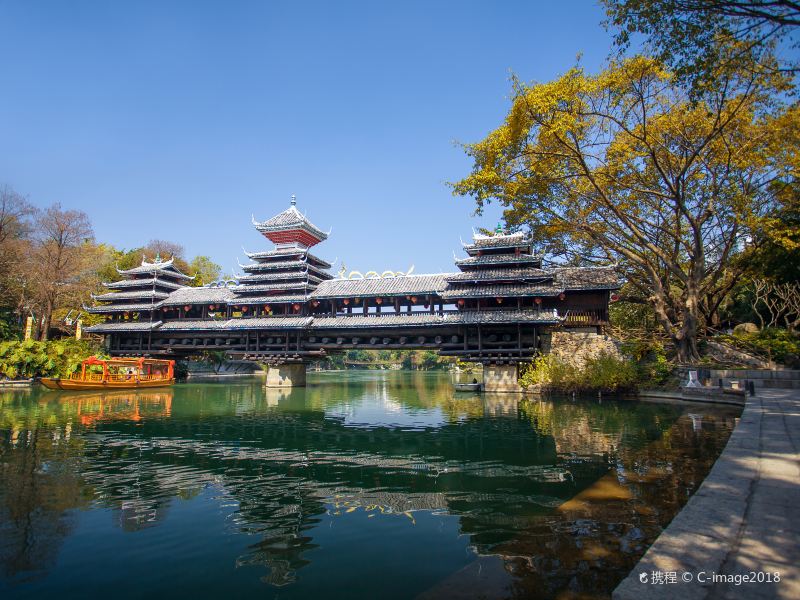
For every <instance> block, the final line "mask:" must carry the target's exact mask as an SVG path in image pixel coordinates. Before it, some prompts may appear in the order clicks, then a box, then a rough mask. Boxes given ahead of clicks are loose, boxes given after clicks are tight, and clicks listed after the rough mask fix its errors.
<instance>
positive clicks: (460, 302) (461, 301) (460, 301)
mask: <svg viewBox="0 0 800 600" xmlns="http://www.w3.org/2000/svg"><path fill="white" fill-rule="evenodd" d="M464 304H465V302H464V299H463V298H462V299H460V300H459V301H458V305H459V306H464Z"/></svg>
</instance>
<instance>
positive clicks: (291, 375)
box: [265, 362, 308, 388]
mask: <svg viewBox="0 0 800 600" xmlns="http://www.w3.org/2000/svg"><path fill="white" fill-rule="evenodd" d="M307 366H308V365H307V364H306V363H304V362H292V363H283V364H275V365H269V367H268V368H267V381H266V383H265V385H266V387H268V388H291V387H305V385H306V367H307Z"/></svg>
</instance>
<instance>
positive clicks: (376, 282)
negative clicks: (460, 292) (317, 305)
mask: <svg viewBox="0 0 800 600" xmlns="http://www.w3.org/2000/svg"><path fill="white" fill-rule="evenodd" d="M446 286H447V283H446V282H445V275H443V274H436V275H409V276H407V277H386V278H380V277H374V278H369V279H331V280H330V281H323V282H322V283H320V284H319V286H318V287H317V289H316V290H314V292H312V294H311V298H316V299H319V298H347V297H349V298H362V297H368V296H405V295H408V294H417V295H419V294H438V293H440V292H441V291H442V290H444V289H445V287H446Z"/></svg>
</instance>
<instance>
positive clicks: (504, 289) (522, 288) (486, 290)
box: [441, 283, 564, 300]
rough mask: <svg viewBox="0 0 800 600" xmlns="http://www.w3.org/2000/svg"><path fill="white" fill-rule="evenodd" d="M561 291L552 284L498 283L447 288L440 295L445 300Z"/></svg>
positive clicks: (556, 292)
mask: <svg viewBox="0 0 800 600" xmlns="http://www.w3.org/2000/svg"><path fill="white" fill-rule="evenodd" d="M563 291H564V289H563V288H559V287H556V286H552V285H535V284H526V283H499V284H491V285H475V286H468V287H458V288H448V289H447V290H445V291H444V292H442V294H441V295H442V298H443V299H445V300H450V299H456V298H509V297H514V298H520V297H530V296H558V295H559V294H560V293H561V292H563Z"/></svg>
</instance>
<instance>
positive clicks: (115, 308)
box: [83, 302, 162, 315]
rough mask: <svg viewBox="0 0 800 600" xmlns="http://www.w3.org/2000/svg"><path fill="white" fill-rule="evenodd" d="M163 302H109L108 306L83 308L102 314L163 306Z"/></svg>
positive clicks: (138, 310) (137, 310) (148, 309)
mask: <svg viewBox="0 0 800 600" xmlns="http://www.w3.org/2000/svg"><path fill="white" fill-rule="evenodd" d="M161 304H162V303H161V302H153V303H150V302H148V303H147V304H108V305H106V306H92V307H89V306H84V307H83V309H84V310H85V311H86V312H88V313H92V314H98V315H102V314H105V313H112V312H142V311H147V312H149V311H151V310H153V309H156V308H161Z"/></svg>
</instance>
